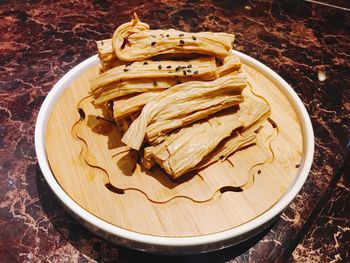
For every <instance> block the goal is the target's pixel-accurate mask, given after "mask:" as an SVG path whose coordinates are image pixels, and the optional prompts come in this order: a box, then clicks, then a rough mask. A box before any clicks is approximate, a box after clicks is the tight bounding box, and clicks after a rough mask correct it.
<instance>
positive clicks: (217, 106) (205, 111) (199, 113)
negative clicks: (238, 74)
mask: <svg viewBox="0 0 350 263" xmlns="http://www.w3.org/2000/svg"><path fill="white" fill-rule="evenodd" d="M242 101H243V96H241V95H232V94H230V95H218V96H215V97H211V96H208V97H206V98H201V99H200V100H194V101H190V102H188V103H181V104H180V107H178V108H177V110H176V111H172V112H169V113H168V114H167V115H168V116H164V115H165V114H163V117H162V119H161V120H155V121H153V122H152V123H151V124H150V125H149V126H148V127H147V129H146V139H147V141H148V142H150V143H159V142H161V141H162V140H163V136H164V135H165V134H167V133H169V132H170V131H172V130H174V129H176V128H179V127H183V126H185V125H187V124H190V123H192V122H194V121H196V120H200V119H203V118H206V117H208V116H209V115H211V114H214V113H216V112H218V111H221V110H224V109H227V108H229V107H233V106H235V105H237V104H239V103H241V102H242ZM195 103H196V104H197V105H195ZM192 109H195V110H196V111H195V112H193V110H192ZM170 111H171V107H170ZM186 111H187V112H186ZM184 113H186V114H184ZM177 114H178V116H176V115H177ZM174 115H175V116H176V118H174V117H175V116H174Z"/></svg>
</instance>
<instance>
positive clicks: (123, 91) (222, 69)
mask: <svg viewBox="0 0 350 263" xmlns="http://www.w3.org/2000/svg"><path fill="white" fill-rule="evenodd" d="M158 66H159V65H158ZM188 66H190V68H188ZM167 67H169V65H168V66H167ZM179 67H180V66H177V68H175V71H176V69H178V70H181V71H182V73H181V74H180V75H183V70H186V75H187V76H189V77H186V78H184V77H179V78H172V77H171V78H161V79H150V78H143V79H130V80H126V81H122V82H117V83H112V84H109V85H107V86H104V87H103V88H101V89H98V90H96V91H95V92H94V93H93V94H94V96H95V97H96V98H95V101H94V104H95V105H101V104H102V103H104V102H107V101H109V100H112V99H115V98H118V97H122V96H125V95H128V94H132V93H138V92H148V91H155V90H161V89H167V88H170V87H172V86H174V85H176V84H179V83H181V82H186V81H190V80H192V79H193V77H190V75H189V74H190V73H191V72H195V71H196V69H195V68H194V67H193V64H190V63H189V64H188V65H187V67H186V68H185V69H184V68H182V67H185V66H182V67H181V69H180V68H179ZM240 67H241V61H240V60H239V58H238V57H237V56H235V55H230V56H228V57H227V58H226V59H225V60H224V62H223V65H221V66H219V67H218V68H217V70H216V71H217V73H218V75H219V76H220V77H222V76H224V75H227V74H229V73H232V72H234V71H236V72H237V73H238V71H237V70H239V69H240ZM196 75H198V74H196ZM196 77H197V76H196Z"/></svg>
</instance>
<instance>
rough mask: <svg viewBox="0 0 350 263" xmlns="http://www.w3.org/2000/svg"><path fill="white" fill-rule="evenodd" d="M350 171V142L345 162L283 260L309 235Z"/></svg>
mask: <svg viewBox="0 0 350 263" xmlns="http://www.w3.org/2000/svg"><path fill="white" fill-rule="evenodd" d="M349 171H350V140H349V144H348V146H347V151H346V157H345V158H344V162H343V163H342V165H341V166H340V167H339V169H336V172H335V175H334V176H333V178H332V180H331V181H330V183H329V185H328V187H327V189H326V191H325V192H324V194H323V195H322V196H321V198H320V199H319V200H318V202H317V203H316V205H315V207H314V209H313V210H312V212H311V213H310V215H309V216H308V218H307V219H306V221H305V223H304V225H303V226H302V228H301V229H300V231H299V232H297V234H296V235H295V236H294V238H293V239H292V240H291V242H290V243H289V244H288V246H287V247H286V249H285V251H284V253H283V254H282V255H281V259H283V258H288V256H289V255H291V254H292V253H293V251H294V250H295V248H296V247H297V246H298V244H299V243H300V242H301V241H302V239H303V238H304V237H305V235H306V234H307V233H308V231H309V230H310V229H311V227H312V225H313V224H314V222H315V220H316V219H317V217H318V215H319V214H320V212H321V211H322V209H323V208H324V206H325V204H326V203H327V202H328V201H329V199H330V198H331V196H332V194H333V192H334V189H335V188H336V187H337V184H338V183H339V181H340V180H341V178H342V177H343V176H349V175H347V173H349Z"/></svg>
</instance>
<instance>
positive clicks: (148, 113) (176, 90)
mask: <svg viewBox="0 0 350 263" xmlns="http://www.w3.org/2000/svg"><path fill="white" fill-rule="evenodd" d="M246 85H247V79H246V76H245V75H244V74H239V75H227V76H224V77H222V78H219V79H216V80H214V81H208V82H201V81H192V82H187V83H183V84H179V85H176V86H174V87H172V88H169V89H167V90H165V91H163V92H162V93H161V94H159V96H157V97H156V98H154V100H152V101H150V102H149V103H147V104H146V105H145V107H144V108H143V109H142V112H141V115H140V116H139V118H138V119H136V121H134V122H133V123H132V124H131V126H130V128H129V130H128V131H127V132H126V133H125V135H124V136H123V138H122V142H123V143H125V144H127V145H128V146H129V147H131V148H133V149H136V150H138V149H140V146H141V144H142V142H143V140H144V137H145V134H146V130H147V126H148V125H149V124H150V123H152V121H153V119H155V118H156V117H157V115H159V114H162V111H164V112H168V111H167V109H168V108H169V107H170V108H172V109H175V110H176V109H177V107H179V105H180V104H181V103H189V102H191V101H193V100H201V99H203V98H205V97H206V96H211V97H212V96H215V95H219V94H222V95H224V94H225V93H226V94H232V93H236V94H237V92H238V91H242V89H243V88H244V87H245V86H246ZM199 109H200V108H199ZM195 111H196V109H194V110H193V112H195ZM175 113H176V112H175Z"/></svg>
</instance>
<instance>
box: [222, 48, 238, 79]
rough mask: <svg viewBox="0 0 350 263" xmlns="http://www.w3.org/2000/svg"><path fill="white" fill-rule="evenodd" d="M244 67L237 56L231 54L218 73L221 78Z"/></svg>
mask: <svg viewBox="0 0 350 263" xmlns="http://www.w3.org/2000/svg"><path fill="white" fill-rule="evenodd" d="M241 66H242V62H241V60H240V59H239V57H237V56H236V55H233V54H232V53H230V54H229V55H228V56H227V57H226V58H225V59H224V60H223V61H222V65H221V66H219V67H218V68H217V70H216V72H217V73H218V74H219V76H220V77H222V76H225V75H227V74H230V73H232V72H234V71H236V70H239V69H240V68H241Z"/></svg>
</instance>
